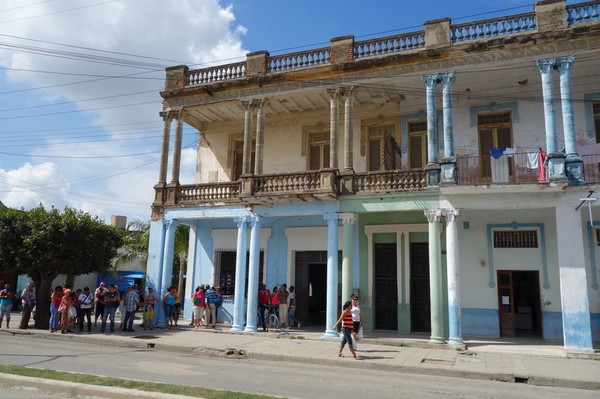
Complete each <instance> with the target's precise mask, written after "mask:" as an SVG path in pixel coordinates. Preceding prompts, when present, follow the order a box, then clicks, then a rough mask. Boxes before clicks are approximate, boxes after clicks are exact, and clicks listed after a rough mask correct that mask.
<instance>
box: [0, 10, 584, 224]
mask: <svg viewBox="0 0 600 399" xmlns="http://www.w3.org/2000/svg"><path fill="white" fill-rule="evenodd" d="M533 3H534V2H533V1H531V0H530V1H526V0H496V1H471V0H447V1H440V0H421V1H419V2H418V3H411V2H407V1H400V0H384V1H372V2H366V1H359V0H346V1H338V0H332V1H327V0H325V1H323V0H321V1H314V0H308V1H301V2H292V1H285V0H239V1H218V0H160V1H159V0H144V1H140V0H46V1H41V0H5V1H3V2H2V3H1V5H0V201H2V202H3V203H5V204H6V205H8V206H11V207H15V208H25V209H29V208H31V207H35V206H37V205H38V204H40V203H42V204H44V205H45V206H56V207H58V208H59V209H62V208H63V207H64V206H70V207H74V208H77V209H83V210H85V211H88V212H90V213H92V214H94V215H98V216H99V217H100V218H102V219H104V220H110V216H111V215H125V216H127V217H128V218H129V219H130V220H131V219H142V220H147V219H149V217H150V204H151V202H152V200H153V195H154V194H153V188H152V187H153V185H154V184H155V183H156V181H157V179H158V159H159V156H160V138H161V132H162V120H161V119H160V117H159V116H158V113H159V111H160V110H161V101H160V100H161V99H160V96H159V91H160V90H161V88H162V87H163V78H164V68H165V67H167V66H172V65H179V64H187V65H189V66H190V67H191V68H198V67H200V66H202V65H208V64H214V63H227V62H235V61H239V60H243V59H244V58H245V54H246V53H248V52H252V51H259V50H267V51H269V52H270V53H271V54H281V53H286V52H294V51H300V50H302V49H305V48H314V47H321V46H326V45H327V44H328V43H329V39H330V38H332V37H336V36H343V35H349V34H352V35H354V36H355V37H356V38H357V40H362V39H367V38H370V37H377V36H384V35H388V34H393V33H399V32H410V31H415V30H420V29H422V27H423V23H424V22H425V21H426V20H431V19H438V18H444V17H450V18H452V21H453V22H455V23H460V22H466V21H472V20H477V19H486V18H491V17H494V16H498V15H509V14H517V13H522V12H528V11H532V10H533ZM568 3H569V4H571V3H576V2H571V1H569V2H568ZM407 5H408V6H407ZM195 138H196V137H195V132H194V131H193V130H192V129H189V128H187V129H186V130H185V133H184V140H183V144H184V146H185V150H184V152H183V156H182V177H181V179H182V183H192V182H193V179H194V165H195V146H196V143H195Z"/></svg>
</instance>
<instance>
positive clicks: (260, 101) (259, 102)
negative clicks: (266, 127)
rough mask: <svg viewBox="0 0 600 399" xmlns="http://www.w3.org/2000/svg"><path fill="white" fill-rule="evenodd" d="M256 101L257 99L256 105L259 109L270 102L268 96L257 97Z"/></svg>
mask: <svg viewBox="0 0 600 399" xmlns="http://www.w3.org/2000/svg"><path fill="white" fill-rule="evenodd" d="M254 101H255V105H256V107H258V109H259V110H262V109H263V108H264V107H266V106H267V104H268V103H269V99H268V98H259V99H256V100H254Z"/></svg>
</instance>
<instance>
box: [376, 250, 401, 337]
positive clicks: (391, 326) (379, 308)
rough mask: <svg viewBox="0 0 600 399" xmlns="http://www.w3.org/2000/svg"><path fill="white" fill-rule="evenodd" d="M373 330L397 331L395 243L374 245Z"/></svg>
mask: <svg viewBox="0 0 600 399" xmlns="http://www.w3.org/2000/svg"><path fill="white" fill-rule="evenodd" d="M374 253H375V259H374V261H375V262H374V266H375V267H374V271H375V276H374V277H375V281H374V283H375V329H376V330H394V331H396V330H398V268H397V264H396V243H390V244H375V251H374Z"/></svg>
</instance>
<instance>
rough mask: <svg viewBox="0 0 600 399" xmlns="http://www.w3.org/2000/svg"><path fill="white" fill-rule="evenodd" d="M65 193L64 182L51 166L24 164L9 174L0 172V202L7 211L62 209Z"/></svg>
mask: <svg viewBox="0 0 600 399" xmlns="http://www.w3.org/2000/svg"><path fill="white" fill-rule="evenodd" d="M68 190H69V183H68V181H67V179H66V178H65V177H64V176H63V175H62V174H61V173H60V171H59V170H58V166H57V165H56V164H54V163H50V162H46V163H42V164H39V165H36V166H33V165H31V164H30V163H26V164H25V165H23V166H21V167H20V168H18V169H15V170H11V171H6V170H4V169H0V198H2V200H1V201H2V202H3V203H4V205H6V206H8V207H11V208H25V209H31V208H35V207H36V206H38V205H39V204H43V205H44V206H50V205H55V206H56V207H57V208H62V207H64V205H65V200H64V194H65V193H66V192H68Z"/></svg>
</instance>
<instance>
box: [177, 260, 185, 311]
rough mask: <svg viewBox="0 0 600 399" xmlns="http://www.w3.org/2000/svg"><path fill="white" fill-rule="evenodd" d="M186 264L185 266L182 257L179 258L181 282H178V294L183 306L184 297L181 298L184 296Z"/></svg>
mask: <svg viewBox="0 0 600 399" xmlns="http://www.w3.org/2000/svg"><path fill="white" fill-rule="evenodd" d="M184 264H185V262H184V260H183V259H181V257H179V281H178V282H177V292H178V293H179V295H180V298H181V303H182V304H183V303H184V300H183V296H181V295H182V294H183V273H184V270H183V267H184ZM186 295H187V294H186Z"/></svg>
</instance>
